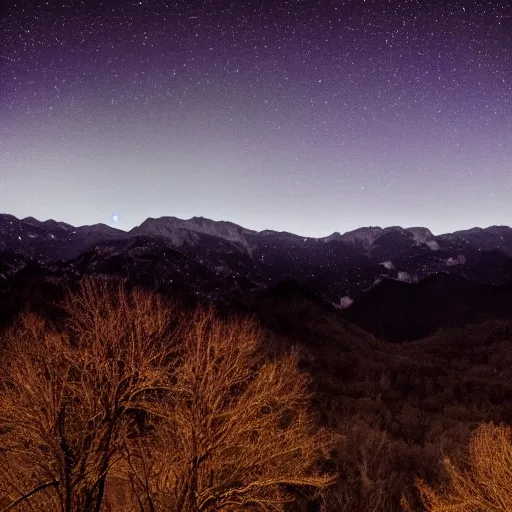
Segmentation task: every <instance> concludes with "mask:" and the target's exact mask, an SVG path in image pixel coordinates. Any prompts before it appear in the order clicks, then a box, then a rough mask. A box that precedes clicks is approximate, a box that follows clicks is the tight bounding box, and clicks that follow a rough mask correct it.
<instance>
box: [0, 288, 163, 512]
mask: <svg viewBox="0 0 512 512" xmlns="http://www.w3.org/2000/svg"><path fill="white" fill-rule="evenodd" d="M64 308H65V310H66V311H67V313H68V315H69V316H68V325H67V329H66V332H58V331H56V330H55V329H52V328H51V326H50V325H48V323H47V322H46V321H45V320H43V319H41V318H39V317H37V316H35V315H32V314H24V315H22V316H21V318H20V319H19V320H18V322H17V324H16V326H15V327H13V328H12V329H11V330H10V331H9V332H8V333H7V334H6V335H5V337H4V339H3V340H2V344H3V353H2V358H3V366H2V373H1V375H0V386H1V399H0V446H1V450H0V505H4V506H6V505H8V504H9V503H15V502H16V501H17V500H20V501H19V504H18V505H17V506H16V510H40V511H42V510H45V511H63V512H75V511H76V512H88V511H91V512H92V511H95V512H98V511H99V510H100V507H101V503H102V500H103V494H104V486H105V479H106V476H107V473H108V472H109V470H110V468H111V467H112V466H113V465H115V464H116V462H117V461H118V459H119V456H120V452H121V449H122V447H123V446H124V443H125V441H126V438H127V434H128V432H129V430H130V424H131V422H132V419H131V415H132V413H135V412H137V411H147V410H149V409H151V406H152V404H153V403H154V402H156V401H157V400H159V399H160V398H159V396H160V394H161V393H162V392H163V391H165V390H166V389H168V388H169V382H168V380H169V374H170V371H169V370H170V364H171V361H172V359H170V348H171V347H172V344H171V343H169V341H170V340H169V337H170V333H169V313H168V308H166V307H164V305H163V304H162V302H161V300H160V298H159V297H158V296H157V295H153V294H148V293H145V292H142V291H140V290H133V291H130V292H128V291H126V290H125V289H124V288H123V286H122V285H112V284H111V283H110V282H107V281H101V280H90V279H87V280H84V281H82V282H81V284H80V287H79V290H78V291H77V292H75V293H70V294H69V295H68V296H67V298H66V301H65V302H64ZM41 486H43V487H41ZM33 491H38V492H34V493H33ZM31 493H32V494H31ZM30 494H31V495H30ZM27 495H30V497H28V496H27ZM24 496H25V498H24Z"/></svg>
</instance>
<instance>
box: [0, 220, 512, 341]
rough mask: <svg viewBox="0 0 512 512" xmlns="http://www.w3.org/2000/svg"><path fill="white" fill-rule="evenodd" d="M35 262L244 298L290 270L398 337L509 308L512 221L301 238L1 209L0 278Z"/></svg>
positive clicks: (374, 328)
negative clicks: (84, 220)
mask: <svg viewBox="0 0 512 512" xmlns="http://www.w3.org/2000/svg"><path fill="white" fill-rule="evenodd" d="M27 262H31V263H30V265H29V267H28V270H27V269H26V268H25V267H26V266H27ZM35 268H38V269H39V270H38V271H40V272H43V273H46V274H49V275H73V276H77V275H82V274H101V275H116V276H121V277H124V278H127V279H129V280H130V281H133V282H136V283H140V284H144V285H146V286H151V287H156V288H160V289H165V290H171V291H172V290H174V291H175V292H180V293H186V294H188V295H193V296H200V297H205V298H208V299H213V300H223V301H242V302H243V301H244V300H246V296H247V294H250V293H254V292H256V291H258V290H264V289H267V288H269V287H270V288H272V287H273V286H275V285H276V284H278V283H280V282H283V281H290V280H291V281H296V282H299V283H301V285H303V286H305V287H306V288H308V289H309V290H311V292H313V293H315V294H317V295H318V296H319V297H321V298H322V300H325V301H327V302H329V303H331V304H333V305H336V306H338V307H346V306H349V305H350V304H352V303H353V304H352V306H350V307H349V308H348V309H347V311H346V313H345V314H346V315H347V317H348V318H350V320H351V321H353V322H355V323H358V324H359V325H361V326H363V327H364V328H365V329H367V330H369V331H371V332H373V333H374V334H376V335H379V336H383V337H385V338H388V339H397V340H402V339H413V338H415V337H417V336H419V335H425V334H428V333H430V332H433V330H432V329H435V328H436V327H437V326H439V325H445V326H451V325H461V324H462V325H464V324H465V323H467V322H468V321H471V320H473V319H475V318H478V320H484V319H486V318H489V317H493V316H499V317H501V316H503V315H504V314H508V306H507V301H508V297H509V294H510V293H511V292H510V290H509V288H508V287H507V286H506V283H507V282H508V281H509V280H512V229H511V228H509V227H506V226H492V227H489V228H485V229H481V228H474V229H470V230H466V231H459V232H455V233H448V234H444V235H440V236H434V235H433V234H432V233H431V232H430V231H429V230H428V229H427V228H421V227H413V228H402V227H399V226H393V227H387V228H380V227H366V228H360V229H357V230H354V231H351V232H348V233H344V234H340V233H333V234H332V235H329V236H327V237H323V238H311V237H301V236H298V235H294V234H291V233H286V232H276V231H271V230H266V231H261V232H256V231H253V230H250V229H245V228H243V227H242V226H238V225H236V224H233V223H231V222H223V221H213V220H209V219H205V218H202V217H193V218H192V219H189V220H182V219H178V218H175V217H162V218H159V219H152V218H149V219H147V220H146V221H144V222H143V223H142V224H141V225H140V226H137V227H135V228H134V229H132V230H131V231H129V232H124V231H121V230H118V229H115V228H112V227H110V226H106V225H104V224H97V225H92V226H79V227H74V226H71V225H69V224H65V223H62V222H57V221H54V220H48V221H38V220H36V219H34V218H31V217H28V218H25V219H17V218H16V217H13V216H11V215H0V288H6V287H9V286H10V284H9V283H10V282H11V281H12V280H13V279H14V278H15V276H16V275H17V274H18V273H19V272H21V271H23V270H24V269H25V270H24V272H25V273H27V272H28V273H30V272H32V271H34V269H35ZM30 269H32V270H30ZM445 276H451V277H449V278H448V277H445ZM427 278H428V279H427ZM415 283H418V284H415ZM497 287H501V288H499V289H498V288H497ZM503 290H504V291H503ZM411 316H414V318H415V319H416V320H415V322H416V323H415V324H414V325H412V324H411V323H410V321H408V320H407V319H408V318H410V317H411ZM390 318H392V320H390ZM400 319H402V320H400Z"/></svg>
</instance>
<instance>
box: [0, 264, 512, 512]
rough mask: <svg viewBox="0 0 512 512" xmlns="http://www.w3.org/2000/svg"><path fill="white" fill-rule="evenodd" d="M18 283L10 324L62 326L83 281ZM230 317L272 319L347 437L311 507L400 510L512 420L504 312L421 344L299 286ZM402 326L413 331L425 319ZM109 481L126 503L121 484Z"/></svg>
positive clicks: (228, 307) (257, 299) (273, 338)
mask: <svg viewBox="0 0 512 512" xmlns="http://www.w3.org/2000/svg"><path fill="white" fill-rule="evenodd" d="M12 283H15V286H14V285H11V286H10V287H9V288H8V289H5V290H4V291H3V292H2V294H1V295H0V311H2V324H3V327H4V328H5V327H7V326H9V325H10V324H11V323H12V321H13V319H14V318H15V317H16V315H17V314H18V313H20V312H21V311H24V310H30V311H33V312H36V313H38V314H39V315H41V316H42V317H44V318H47V319H49V320H51V321H52V322H57V323H59V322H61V321H62V320H63V316H62V315H63V314H62V309H61V307H60V306H59V301H61V300H62V298H63V297H64V295H65V290H66V289H68V288H69V287H71V288H72V289H73V288H76V286H77V285H76V281H74V280H72V279H70V278H69V277H57V276H50V277H49V276H47V275H45V273H44V272H41V270H40V269H37V268H33V269H32V271H30V269H26V275H18V277H17V281H15V282H14V281H12ZM182 293H183V292H182V291H181V290H178V291H175V292H174V293H173V294H171V293H169V294H168V296H169V297H171V296H173V297H174V298H178V300H180V301H181V303H183V304H184V306H183V307H185V309H188V310H193V309H194V308H195V307H196V306H197V305H198V304H200V303H201V302H203V301H202V300H200V299H197V298H194V297H193V295H192V294H190V295H189V296H188V297H187V296H186V294H182ZM180 297H181V298H180ZM184 297H185V298H186V300H184V301H183V300H182V299H183V298H184ZM231 313H236V314H238V315H242V316H247V315H249V316H251V317H253V318H255V319H256V321H257V323H258V324H259V325H261V326H263V328H264V330H265V333H266V334H265V337H264V339H265V341H264V343H265V350H266V351H267V352H268V354H278V355H279V354H283V353H287V352H288V351H289V350H291V349H294V350H296V351H297V354H298V359H299V366H300V368H301V370H302V371H305V372H306V373H307V374H309V375H310V376H311V377H312V382H311V390H312V391H314V398H313V411H314V416H315V418H316V419H315V421H316V422H317V425H318V426H319V427H321V426H323V427H327V428H329V429H330V430H331V431H332V432H335V433H337V434H341V435H342V436H343V437H342V440H341V441H339V442H338V444H337V445H336V448H335V449H334V451H332V452H331V454H330V462H329V470H330V471H335V472H336V474H337V475H338V477H337V479H336V481H335V482H334V483H333V484H332V485H330V486H329V487H327V489H326V490H325V491H324V492H323V496H324V497H323V498H322V500H321V502H322V503H323V505H320V501H318V499H317V500H316V501H314V502H312V503H311V504H310V505H309V507H310V510H314V508H311V507H317V508H318V507H320V506H322V507H323V510H326V511H327V510H332V511H334V510H342V511H354V512H355V511H368V512H369V511H370V510H371V511H395V510H396V511H398V510H401V508H400V501H401V499H402V497H403V496H406V497H408V499H409V501H410V503H413V504H414V503H415V500H416V498H417V490H416V489H415V485H414V484H415V481H416V480H417V479H424V480H425V481H426V482H430V483H436V482H439V481H442V480H443V475H444V473H443V470H442V460H443V458H444V457H446V456H449V455H454V456H455V455H457V454H460V453H462V451H463V450H464V449H465V447H466V445H467V443H468V441H469V439H470V436H471V434H472V432H473V431H474V430H475V429H476V428H477V427H478V426H479V425H480V424H482V423H488V422H494V423H496V424H500V423H505V424H509V425H510V424H512V408H511V404H512V341H511V340H512V320H509V319H508V318H507V315H505V314H503V318H501V319H497V318H494V319H487V320H485V319H484V321H482V322H481V323H477V324H475V323H472V324H471V325H465V326H462V327H450V328H448V327H439V326H436V325H435V322H433V323H432V324H431V329H432V330H435V332H433V333H432V334H430V335H428V336H425V337H423V338H421V339H416V340H415V341H408V342H398V341H399V340H398V339H396V338H395V339H393V340H392V341H385V340H383V339H379V338H377V337H375V336H374V335H372V334H370V333H368V332H367V331H365V330H363V329H362V328H361V327H358V326H356V325H355V324H354V323H351V322H349V321H348V320H347V319H346V318H345V314H344V312H342V311H339V310H338V309H336V308H335V307H333V306H332V305H331V304H329V303H328V302H326V301H325V300H324V299H322V298H321V297H319V296H318V295H316V294H314V293H313V292H311V291H308V290H307V289H305V288H303V287H302V286H301V285H299V284H297V283H295V282H286V283H282V284H278V285H276V286H273V287H271V288H267V289H261V290H259V291H256V292H253V293H251V294H246V295H244V299H243V300H240V301H238V302H236V303H235V302H233V303H231V304H226V303H223V304H222V305H221V306H220V308H218V314H219V315H220V317H226V315H229V314H231ZM393 313H394V314H398V313H397V312H396V311H393ZM421 321H422V320H421V319H419V320H418V322H421ZM390 322H393V318H391V319H390ZM400 322H401V323H402V325H403V324H404V322H405V320H404V318H401V319H400ZM405 325H410V326H415V325H416V318H415V317H414V316H408V317H407V322H405ZM4 332H5V331H4ZM272 357H275V356H272ZM109 485H110V486H111V487H110V488H111V492H112V493H113V494H115V495H116V496H118V499H119V500H121V501H122V500H123V499H126V496H125V491H126V490H124V491H123V490H122V485H121V484H119V482H117V483H115V479H114V480H112V482H110V484H109ZM120 485H121V488H120V487H119V486H120ZM120 489H121V490H120ZM114 490H115V492H114ZM123 493H124V494H123ZM306 501H307V500H306ZM297 503H299V504H297ZM314 503H316V505H315V504H314ZM296 506H297V507H299V509H301V508H300V507H302V505H300V500H299V502H296ZM304 507H306V504H305V503H304ZM418 507H419V505H418ZM302 509H303V510H306V509H305V508H302ZM169 510H171V509H169ZM418 510H421V508H418Z"/></svg>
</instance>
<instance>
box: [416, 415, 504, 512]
mask: <svg viewBox="0 0 512 512" xmlns="http://www.w3.org/2000/svg"><path fill="white" fill-rule="evenodd" d="M444 466H445V470H446V473H447V476H448V482H447V485H446V486H444V487H443V488H440V489H434V488H432V487H429V486H427V485H426V484H425V483H424V482H419V483H418V489H419V491H420V495H421V499H422V502H423V504H424V507H425V508H426V510H428V511H429V512H448V511H449V512H510V511H511V510H512V428H510V427H505V426H495V425H482V426H480V427H479V428H478V429H477V430H476V432H475V434H474V435H473V437H472V439H471V442H470V444H469V457H468V459H467V460H459V461H452V460H449V459H446V460H445V461H444Z"/></svg>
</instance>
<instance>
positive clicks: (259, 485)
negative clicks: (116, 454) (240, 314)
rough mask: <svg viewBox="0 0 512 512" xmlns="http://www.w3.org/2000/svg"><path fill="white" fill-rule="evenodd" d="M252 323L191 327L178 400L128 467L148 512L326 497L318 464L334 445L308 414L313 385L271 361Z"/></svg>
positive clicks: (210, 317)
mask: <svg viewBox="0 0 512 512" xmlns="http://www.w3.org/2000/svg"><path fill="white" fill-rule="evenodd" d="M261 341H262V333H261V332H260V331H259V329H258V328H257V327H256V325H255V324H254V323H253V322H252V321H249V320H244V319H233V320H230V321H219V320H218V319H217V318H216V317H215V316H214V314H213V313H212V312H211V311H207V312H205V311H202V312H198V313H197V314H195V315H194V316H193V317H192V318H191V319H190V329H188V330H187V331H186V332H185V333H184V335H183V339H182V343H181V345H180V347H181V351H180V361H181V362H180V364H179V366H178V368H177V370H176V373H175V379H176V380H175V386H176V389H177V393H176V394H175V395H174V396H173V398H172V400H170V401H169V402H168V403H167V410H166V412H165V416H166V419H165V421H160V422H159V423H158V428H157V430H156V432H155V435H154V436H152V438H151V440H147V441H145V442H143V443H133V444H132V446H131V450H130V454H129V456H128V460H129V462H130V465H131V469H132V471H134V473H132V479H133V482H134V483H135V484H136V487H137V489H138V492H139V495H140V496H141V500H144V501H145V503H146V504H147V510H156V511H164V510H165V511H175V512H181V511H184V512H196V511H214V510H224V511H230V510H242V509H244V510H283V507H284V503H285V502H288V501H292V500H293V499H294V498H295V497H296V492H294V491H296V490H297V489H301V490H302V491H303V492H305V491H308V490H309V491H311V490H314V489H321V488H323V487H326V486H327V485H328V484H329V483H330V482H331V481H332V475H330V474H327V472H326V471H322V470H321V468H320V467H319V466H318V464H319V461H320V460H321V459H322V458H323V456H325V455H326V453H325V452H326V449H327V448H328V447H329V445H330V442H331V439H330V437H329V436H328V435H327V433H326V432H325V431H323V430H322V429H318V427H317V428H315V425H314V423H313V422H312V420H311V417H310V414H309V410H308V409H309V401H310V392H309V391H308V387H309V378H308V377H307V376H306V375H305V374H304V373H302V372H300V371H299V370H298V369H297V361H296V358H295V357H294V356H293V355H289V356H287V357H284V358H282V359H279V360H275V361H267V360H265V359H264V357H263V353H262V351H261Z"/></svg>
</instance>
